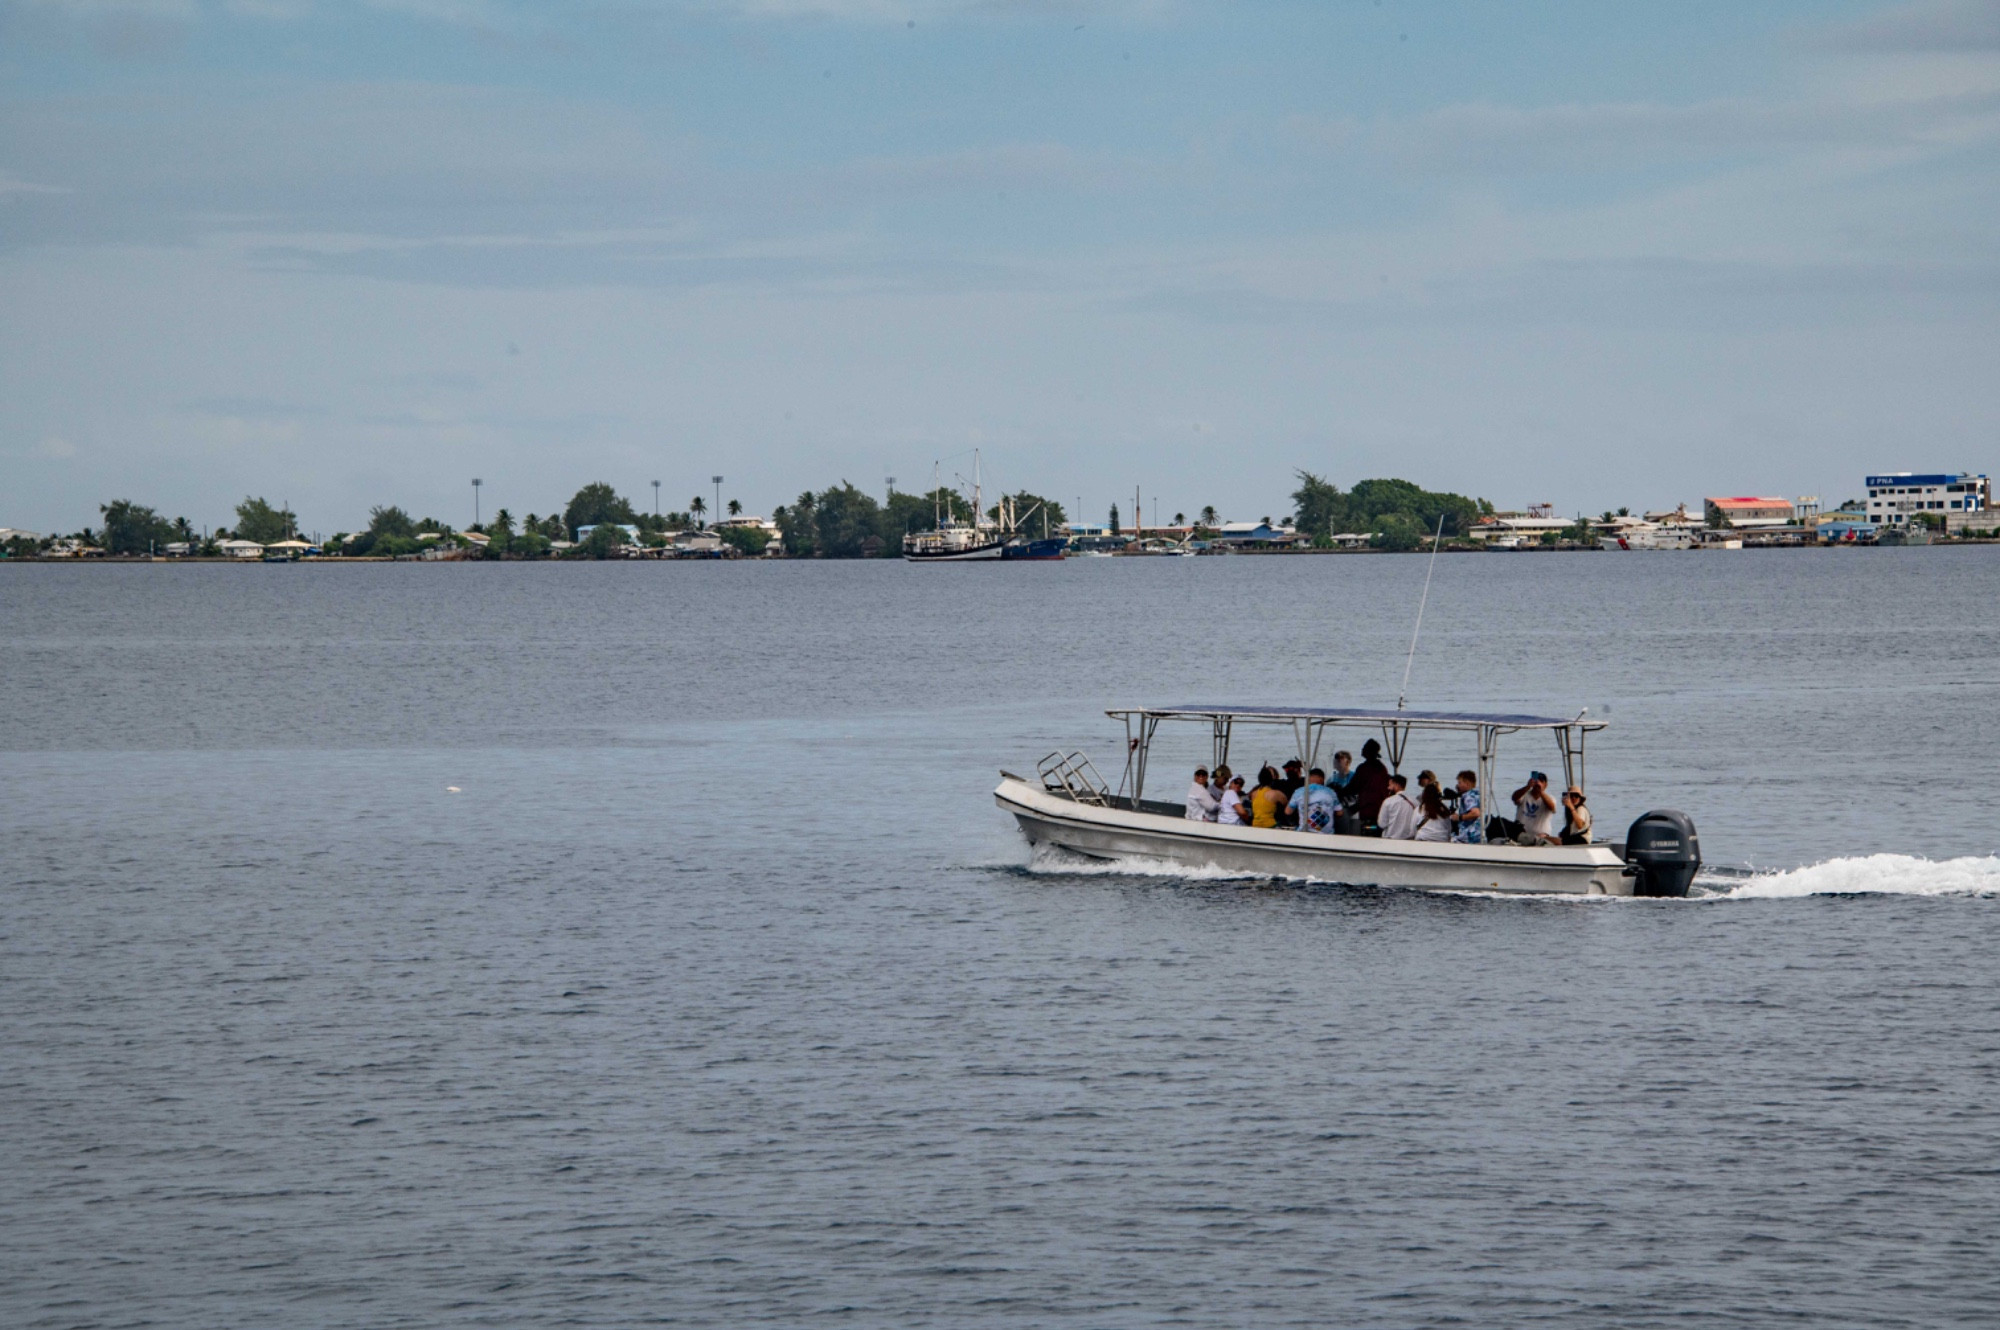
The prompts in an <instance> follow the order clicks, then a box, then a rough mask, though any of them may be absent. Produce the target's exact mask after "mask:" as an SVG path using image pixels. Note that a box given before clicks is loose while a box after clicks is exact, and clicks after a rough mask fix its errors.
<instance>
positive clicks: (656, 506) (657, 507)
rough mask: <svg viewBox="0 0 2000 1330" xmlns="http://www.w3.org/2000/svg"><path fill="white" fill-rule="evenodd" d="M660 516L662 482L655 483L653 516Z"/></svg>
mask: <svg viewBox="0 0 2000 1330" xmlns="http://www.w3.org/2000/svg"><path fill="white" fill-rule="evenodd" d="M659 515H660V482H659V481H657V480H656V481H654V482H653V516H655V517H658V516H659Z"/></svg>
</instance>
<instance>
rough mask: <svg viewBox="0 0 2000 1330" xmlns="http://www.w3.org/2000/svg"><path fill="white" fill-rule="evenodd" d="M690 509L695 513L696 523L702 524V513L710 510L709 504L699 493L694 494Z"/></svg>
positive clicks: (697, 524)
mask: <svg viewBox="0 0 2000 1330" xmlns="http://www.w3.org/2000/svg"><path fill="white" fill-rule="evenodd" d="M688 511H689V512H691V513H693V514H694V522H695V525H696V526H700V525H701V515H702V514H703V513H705V512H707V511H708V504H707V503H706V502H704V501H703V499H702V497H701V495H699V494H697V495H695V496H694V500H693V501H692V502H691V503H689V504H688Z"/></svg>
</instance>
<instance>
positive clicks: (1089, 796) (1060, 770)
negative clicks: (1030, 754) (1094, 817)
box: [1035, 749, 1111, 808]
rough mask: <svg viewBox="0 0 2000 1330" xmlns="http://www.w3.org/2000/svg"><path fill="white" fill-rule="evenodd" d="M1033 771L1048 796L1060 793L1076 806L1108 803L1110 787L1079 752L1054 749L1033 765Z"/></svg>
mask: <svg viewBox="0 0 2000 1330" xmlns="http://www.w3.org/2000/svg"><path fill="white" fill-rule="evenodd" d="M1035 772H1036V774H1038V775H1039V776H1041V778H1042V788H1043V789H1045V790H1047V791H1048V792H1049V793H1050V794H1054V793H1055V792H1056V791H1058V790H1061V791H1064V792H1065V793H1067V794H1068V795H1069V797H1070V798H1071V799H1073V800H1075V801H1076V802H1077V803H1080V804H1096V805H1097V806H1099V807H1100V808H1101V807H1105V806H1107V805H1109V804H1110V802H1111V787H1110V786H1109V785H1108V784H1106V783H1105V780H1104V777H1102V776H1100V775H1098V774H1097V768H1096V767H1095V766H1093V765H1091V761H1090V759H1089V758H1087V757H1085V756H1084V755H1083V754H1082V753H1081V752H1075V753H1065V752H1063V751H1062V750H1061V749H1057V750H1056V751H1055V752H1053V753H1050V754H1049V755H1048V756H1047V757H1045V758H1043V759H1042V760H1041V761H1040V762H1037V763H1036V764H1035Z"/></svg>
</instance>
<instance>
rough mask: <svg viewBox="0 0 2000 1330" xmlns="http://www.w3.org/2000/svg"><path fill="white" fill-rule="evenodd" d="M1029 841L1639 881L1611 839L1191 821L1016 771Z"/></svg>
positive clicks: (1005, 800) (1550, 886) (1098, 849)
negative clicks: (1343, 832)
mask: <svg viewBox="0 0 2000 1330" xmlns="http://www.w3.org/2000/svg"><path fill="white" fill-rule="evenodd" d="M993 797H994V800H995V801H996V802H997V803H998V804H999V805H1000V807H1001V808H1003V809H1005V810H1006V811H1007V812H1009V813H1011V814H1013V816H1014V819H1015V821H1016V822H1018V823H1019V824H1020V827H1021V832H1022V834H1023V835H1025V836H1026V837H1027V838H1028V842H1029V844H1031V845H1038V846H1039V845H1051V846H1055V847H1056V848H1059V849H1063V850H1068V851H1070V852H1071V853H1073V854H1081V855H1086V856H1088V857H1090V858H1095V859H1123V858H1141V859H1158V860H1165V861H1167V862H1169V863H1175V864H1183V865H1186V866H1188V867H1190V868H1218V869H1222V870H1223V871H1225V872H1238V873H1254V874H1259V875H1270V876H1273V877H1311V878H1318V879H1321V880H1324V881H1332V882H1345V883H1352V884H1356V885H1369V886H1386V887H1415V888H1421V889H1427V890H1438V891H1498V892H1511V893H1518V894H1522V895H1550V894H1556V895H1571V896H1630V895H1631V894H1632V888H1633V879H1631V878H1629V877H1627V876H1625V875H1624V872H1623V869H1624V864H1623V862H1622V861H1621V860H1620V859H1619V857H1618V856H1617V854H1616V853H1614V852H1613V851H1612V849H1611V848H1610V847H1609V846H1606V845H1564V846H1538V847H1533V848H1530V847H1526V846H1518V845H1459V844H1454V843H1449V842H1445V843H1439V842H1434V841H1404V840H1381V839H1378V838H1376V837H1373V836H1324V835H1317V834H1314V833H1312V832H1301V831H1285V830H1272V829H1267V828H1259V827H1235V826H1220V825H1217V824H1215V823H1211V822H1190V821H1187V820H1186V819H1183V818H1174V817H1169V816H1162V815H1161V814H1158V813H1146V812H1134V811H1132V810H1130V809H1125V808H1107V807H1100V806H1097V805H1093V804H1079V803H1076V802H1075V801H1073V800H1071V799H1067V798H1064V797H1062V796H1061V795H1057V794H1050V793H1049V792H1048V791H1046V790H1044V789H1042V788H1040V787H1039V786H1036V785H1032V784H1030V783H1028V782H1027V781H1024V780H1020V779H1018V778H1016V777H1013V776H1008V777H1006V778H1004V779H1003V780H1002V781H1001V782H1000V785H999V787H998V788H997V789H995V790H994V791H993Z"/></svg>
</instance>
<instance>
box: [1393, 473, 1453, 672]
mask: <svg viewBox="0 0 2000 1330" xmlns="http://www.w3.org/2000/svg"><path fill="white" fill-rule="evenodd" d="M1443 539H1444V514H1443V513H1439V514H1438V529H1437V534H1436V535H1435V536H1433V537H1431V561H1430V562H1429V563H1427V564H1425V565H1424V594H1423V596H1422V598H1421V599H1419V600H1418V601H1417V626H1416V627H1415V628H1413V629H1411V630H1410V655H1409V658H1408V659H1407V660H1405V661H1404V662H1403V686H1402V687H1401V688H1400V689H1398V690H1397V691H1396V710H1398V711H1401V710H1402V709H1403V700H1404V699H1405V698H1406V697H1408V696H1409V693H1410V666H1412V665H1414V664H1416V663H1417V634H1419V633H1421V632H1423V631H1424V606H1425V605H1427V604H1429V603H1430V598H1431V573H1432V572H1433V571H1434V570H1435V569H1436V568H1437V562H1438V544H1439V542H1441V541H1442V540H1443Z"/></svg>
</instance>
